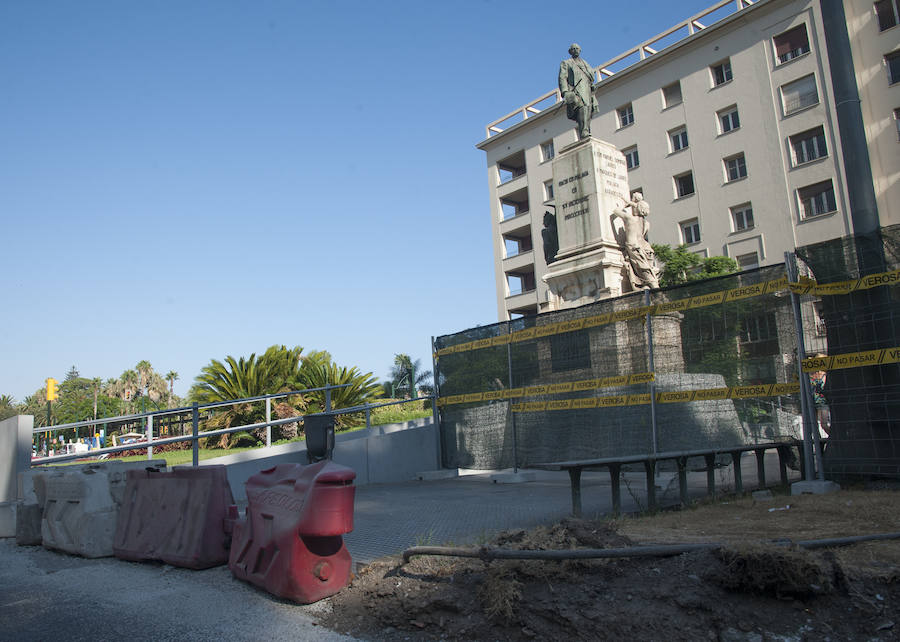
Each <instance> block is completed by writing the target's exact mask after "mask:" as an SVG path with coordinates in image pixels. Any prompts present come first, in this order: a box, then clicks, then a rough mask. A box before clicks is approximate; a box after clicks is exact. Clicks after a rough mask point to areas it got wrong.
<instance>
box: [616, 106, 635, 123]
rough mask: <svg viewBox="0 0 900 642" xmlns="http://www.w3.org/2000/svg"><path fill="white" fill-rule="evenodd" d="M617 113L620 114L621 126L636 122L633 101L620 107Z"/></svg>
mask: <svg viewBox="0 0 900 642" xmlns="http://www.w3.org/2000/svg"><path fill="white" fill-rule="evenodd" d="M616 113H617V114H618V115H619V127H627V126H628V125H630V124H631V123H633V122H634V110H633V109H632V108H631V103H628V104H627V105H623V106H621V107H619V108H618V109H617V110H616Z"/></svg>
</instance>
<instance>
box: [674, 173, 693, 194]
mask: <svg viewBox="0 0 900 642" xmlns="http://www.w3.org/2000/svg"><path fill="white" fill-rule="evenodd" d="M674 179H675V194H676V198H683V197H685V196H690V195H691V194H693V193H694V174H693V173H692V172H687V173H685V174H680V175H678V176H675V177H674Z"/></svg>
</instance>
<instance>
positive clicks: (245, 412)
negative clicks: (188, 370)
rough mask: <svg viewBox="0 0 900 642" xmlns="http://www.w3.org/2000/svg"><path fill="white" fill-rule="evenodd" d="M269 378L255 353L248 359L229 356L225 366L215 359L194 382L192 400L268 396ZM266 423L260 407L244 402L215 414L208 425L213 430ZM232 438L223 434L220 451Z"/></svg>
mask: <svg viewBox="0 0 900 642" xmlns="http://www.w3.org/2000/svg"><path fill="white" fill-rule="evenodd" d="M267 375H268V371H267V368H266V367H265V366H260V360H259V359H257V358H256V353H253V354H251V355H250V357H249V358H247V359H245V358H244V357H241V358H239V359H235V358H234V357H232V356H231V355H228V356H227V357H225V362H224V363H223V362H221V361H219V360H217V359H213V360H212V361H211V362H210V363H209V365H206V366H204V367H203V369H202V370H201V371H200V374H199V375H197V377H196V378H195V379H194V385H193V387H192V388H191V392H190V398H191V400H192V401H196V402H198V403H215V402H217V401H228V400H231V399H244V398H247V397H257V396H259V395H261V394H266V392H265V391H266V390H267V389H268V387H269V386H270V385H271V383H272V382H271V381H268V376H267ZM264 420H265V413H264V410H263V408H262V407H260V405H259V404H254V403H253V402H243V403H238V404H234V405H232V406H229V407H228V409H227V410H225V411H218V412H216V413H215V414H214V415H213V416H212V417H210V419H209V421H208V422H207V426H208V427H209V428H212V429H215V428H231V427H232V426H240V425H245V424H252V423H259V422H261V421H264ZM232 439H233V437H232V435H222V436H221V437H220V438H219V440H218V442H217V445H218V446H219V447H220V448H229V447H230V446H231V442H232Z"/></svg>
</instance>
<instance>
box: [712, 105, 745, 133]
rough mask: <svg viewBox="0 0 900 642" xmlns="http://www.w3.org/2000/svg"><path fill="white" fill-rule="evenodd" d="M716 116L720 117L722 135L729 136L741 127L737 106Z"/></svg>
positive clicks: (728, 108) (726, 109)
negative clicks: (728, 134)
mask: <svg viewBox="0 0 900 642" xmlns="http://www.w3.org/2000/svg"><path fill="white" fill-rule="evenodd" d="M716 115H717V116H718V117H719V128H720V129H719V133H720V134H727V133H728V132H730V131H734V130H735V129H737V128H738V127H740V126H741V119H740V118H739V117H738V110H737V107H736V106H735V105H732V106H731V107H726V108H725V109H723V110H722V111H720V112H718V113H717V114H716Z"/></svg>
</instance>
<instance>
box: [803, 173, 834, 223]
mask: <svg viewBox="0 0 900 642" xmlns="http://www.w3.org/2000/svg"><path fill="white" fill-rule="evenodd" d="M797 196H798V197H799V199H800V218H802V219H807V218H812V217H814V216H821V215H822V214H827V213H828V212H834V211H835V210H837V205H836V204H835V200H834V187H833V186H832V184H831V181H830V180H827V181H822V182H821V183H816V184H815V185H809V186H807V187H802V188H800V189H799V190H797Z"/></svg>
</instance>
